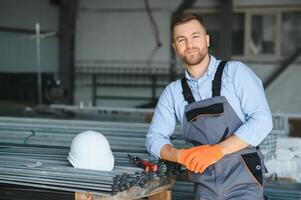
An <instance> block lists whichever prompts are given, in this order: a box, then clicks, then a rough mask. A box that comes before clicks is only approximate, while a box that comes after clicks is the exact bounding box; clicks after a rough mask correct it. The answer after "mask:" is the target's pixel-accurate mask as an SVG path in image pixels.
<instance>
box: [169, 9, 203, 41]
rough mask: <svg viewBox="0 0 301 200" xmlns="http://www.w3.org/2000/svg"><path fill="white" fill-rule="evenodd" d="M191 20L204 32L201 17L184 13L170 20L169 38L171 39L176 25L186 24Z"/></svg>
mask: <svg viewBox="0 0 301 200" xmlns="http://www.w3.org/2000/svg"><path fill="white" fill-rule="evenodd" d="M191 20H197V21H198V22H199V23H200V24H201V26H202V27H203V28H204V30H205V31H206V27H205V24H204V22H203V19H202V17H201V16H199V15H197V14H192V13H184V14H181V15H177V16H175V17H174V18H173V19H172V22H171V25H170V32H171V37H172V38H173V33H174V28H175V26H177V25H180V24H184V23H186V22H189V21H191Z"/></svg>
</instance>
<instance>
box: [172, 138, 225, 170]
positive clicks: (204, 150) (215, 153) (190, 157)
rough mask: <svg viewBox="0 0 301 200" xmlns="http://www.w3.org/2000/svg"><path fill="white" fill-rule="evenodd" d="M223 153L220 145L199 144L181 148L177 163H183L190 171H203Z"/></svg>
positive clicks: (220, 157) (222, 155)
mask: <svg viewBox="0 0 301 200" xmlns="http://www.w3.org/2000/svg"><path fill="white" fill-rule="evenodd" d="M223 157H224V154H223V152H222V149H221V147H220V146H219V145H218V144H216V145H212V146H211V145H201V146H197V147H192V148H190V149H181V150H180V152H179V156H178V163H180V164H182V165H184V166H185V167H186V168H187V169H189V170H190V171H193V172H195V173H203V172H204V171H205V169H207V167H208V166H210V165H212V164H214V163H216V162H217V161H218V160H220V159H222V158H223Z"/></svg>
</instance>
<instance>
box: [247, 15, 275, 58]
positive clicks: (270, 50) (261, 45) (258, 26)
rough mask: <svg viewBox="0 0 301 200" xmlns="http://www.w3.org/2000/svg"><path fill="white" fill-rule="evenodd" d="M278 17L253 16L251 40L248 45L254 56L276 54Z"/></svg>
mask: <svg viewBox="0 0 301 200" xmlns="http://www.w3.org/2000/svg"><path fill="white" fill-rule="evenodd" d="M275 28H276V15H273V14H265V15H252V18H251V38H250V40H249V43H248V47H247V48H249V52H250V54H252V55H262V54H271V55H273V54H275V43H276V30H275Z"/></svg>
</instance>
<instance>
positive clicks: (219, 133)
mask: <svg viewBox="0 0 301 200" xmlns="http://www.w3.org/2000/svg"><path fill="white" fill-rule="evenodd" d="M186 119H187V129H186V130H187V131H188V130H189V131H188V134H187V136H186V137H187V139H188V140H191V141H195V142H199V143H201V144H216V143H218V142H220V141H221V140H223V139H225V138H226V136H227V135H228V132H229V129H228V127H227V124H226V121H225V118H224V107H223V103H216V104H212V105H208V106H205V107H198V108H194V109H192V110H189V111H188V112H186Z"/></svg>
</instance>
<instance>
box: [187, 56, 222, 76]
mask: <svg viewBox="0 0 301 200" xmlns="http://www.w3.org/2000/svg"><path fill="white" fill-rule="evenodd" d="M215 70H216V58H215V57H214V56H212V55H210V61H209V65H208V68H207V70H206V72H205V74H204V75H203V76H202V77H201V78H203V77H204V76H209V77H210V76H212V74H213V73H214V72H215ZM185 77H186V79H187V80H192V81H198V79H196V78H193V77H191V76H190V74H189V73H188V70H187V69H186V70H185ZM201 78H199V79H201Z"/></svg>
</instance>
